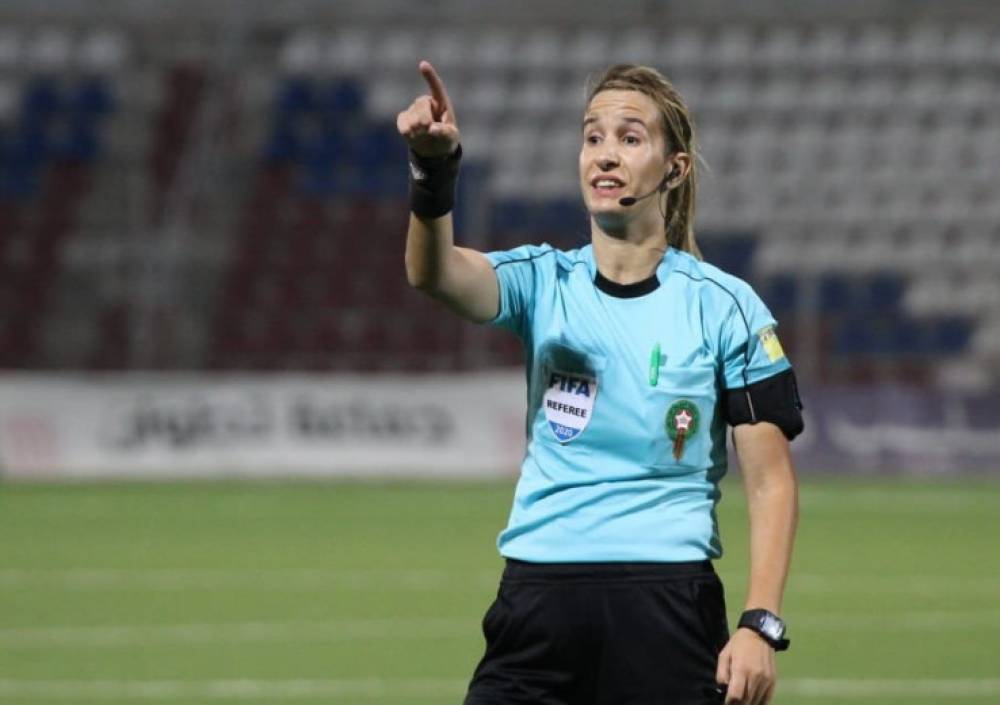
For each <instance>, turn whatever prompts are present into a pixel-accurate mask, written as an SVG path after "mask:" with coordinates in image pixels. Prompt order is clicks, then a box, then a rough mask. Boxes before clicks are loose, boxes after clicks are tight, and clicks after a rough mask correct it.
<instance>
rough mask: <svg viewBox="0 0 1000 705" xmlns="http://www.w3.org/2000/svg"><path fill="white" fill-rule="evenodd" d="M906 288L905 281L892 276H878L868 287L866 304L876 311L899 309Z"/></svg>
mask: <svg viewBox="0 0 1000 705" xmlns="http://www.w3.org/2000/svg"><path fill="white" fill-rule="evenodd" d="M904 288H905V285H904V282H903V279H902V278H901V277H898V276H895V275H892V274H876V275H875V276H873V277H872V278H871V279H870V280H869V281H868V285H867V292H866V293H867V296H866V299H867V301H866V304H867V306H868V307H869V308H871V309H873V310H876V311H894V310H898V309H899V305H900V302H901V301H902V299H903V290H904Z"/></svg>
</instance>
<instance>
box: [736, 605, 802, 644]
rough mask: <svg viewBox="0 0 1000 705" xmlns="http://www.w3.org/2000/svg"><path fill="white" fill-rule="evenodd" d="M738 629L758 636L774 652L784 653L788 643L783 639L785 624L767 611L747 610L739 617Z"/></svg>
mask: <svg viewBox="0 0 1000 705" xmlns="http://www.w3.org/2000/svg"><path fill="white" fill-rule="evenodd" d="M738 626H739V627H746V628H747V629H750V630H752V631H755V632H757V633H758V634H760V635H761V636H762V637H763V638H764V641H766V642H767V643H768V644H770V645H771V647H772V648H773V649H774V650H775V651H784V650H785V649H787V648H788V644H789V643H790V642H789V641H788V639H786V638H785V623H784V622H783V621H782V620H781V617H779V616H778V615H776V614H774V612H771V611H769V610H763V609H756V610H747V611H746V612H744V613H743V614H742V615H740V623H739V625H738Z"/></svg>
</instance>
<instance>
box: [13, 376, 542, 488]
mask: <svg viewBox="0 0 1000 705" xmlns="http://www.w3.org/2000/svg"><path fill="white" fill-rule="evenodd" d="M524 409H525V382H524V374H523V372H520V371H514V372H496V373H485V374H472V375H455V374H448V375H441V376H437V375H427V376H413V375H407V376H385V375H380V376H339V375H336V376H334V375H326V376H324V375H315V376H309V375H277V376H275V375H247V376H243V375H241V376H219V375H135V374H120V375H113V374H112V375H100V376H41V375H38V376H36V375H6V376H2V377H0V471H2V473H3V474H4V475H5V476H7V477H16V478H34V479H46V478H81V479H84V478H86V479H89V478H108V477H128V478H193V477H199V478H200V477H224V476H242V477H278V476H281V477H287V476H300V477H308V476H317V477H318V476H322V477H378V476H386V477H406V476H420V477H428V476H440V477H488V476H510V475H513V474H516V473H517V471H518V468H519V466H520V462H521V458H522V455H523V453H524V413H525V411H524Z"/></svg>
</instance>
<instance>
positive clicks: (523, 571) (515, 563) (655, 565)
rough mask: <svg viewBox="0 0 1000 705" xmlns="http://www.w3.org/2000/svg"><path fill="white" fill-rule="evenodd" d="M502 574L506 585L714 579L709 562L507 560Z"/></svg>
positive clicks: (713, 571)
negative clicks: (699, 577)
mask: <svg viewBox="0 0 1000 705" xmlns="http://www.w3.org/2000/svg"><path fill="white" fill-rule="evenodd" d="M506 561H507V564H506V566H505V567H504V571H503V580H504V581H506V582H529V581H536V582H547V581H554V580H558V581H561V582H567V581H568V582H573V581H582V582H601V581H605V580H612V581H616V582H630V581H631V582H642V581H663V580H678V579H686V578H691V577H695V576H702V577H707V576H714V575H716V573H715V566H714V565H713V564H712V561H710V560H704V561H689V562H682V563H659V562H650V563H619V562H607V563H531V562H528V561H521V560H517V559H515V558H507V559H506Z"/></svg>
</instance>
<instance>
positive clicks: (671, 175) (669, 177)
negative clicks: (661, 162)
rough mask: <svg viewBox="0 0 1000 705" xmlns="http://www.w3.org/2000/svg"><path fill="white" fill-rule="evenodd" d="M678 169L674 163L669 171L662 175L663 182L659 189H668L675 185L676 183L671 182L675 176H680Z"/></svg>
mask: <svg viewBox="0 0 1000 705" xmlns="http://www.w3.org/2000/svg"><path fill="white" fill-rule="evenodd" d="M679 171H680V170H679V169H678V168H677V166H676V165H675V166H674V167H673V168H672V169H671V170H670V173H669V174H667V175H666V176H664V177H663V183H662V184H661V185H660V190H661V191H669V190H670V189H672V188H673V187H674V186H675V185H676V184H674V183H673V181H674V179H675V178H677V177H678V176H680V174H679Z"/></svg>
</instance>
